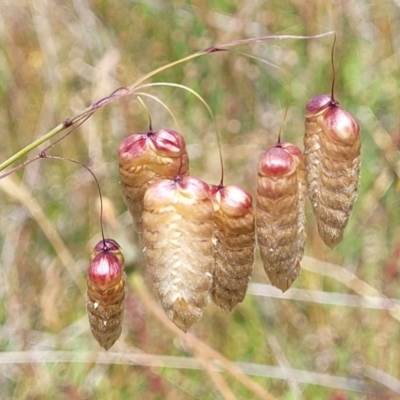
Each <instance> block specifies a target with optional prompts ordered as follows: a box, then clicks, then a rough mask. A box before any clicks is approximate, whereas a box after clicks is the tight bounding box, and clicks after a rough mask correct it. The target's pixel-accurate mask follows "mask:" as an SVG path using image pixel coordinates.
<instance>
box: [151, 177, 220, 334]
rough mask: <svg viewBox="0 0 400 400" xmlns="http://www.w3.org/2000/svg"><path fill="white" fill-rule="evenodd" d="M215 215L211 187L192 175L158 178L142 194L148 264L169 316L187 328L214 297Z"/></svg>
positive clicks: (180, 325) (156, 289) (199, 316)
mask: <svg viewBox="0 0 400 400" xmlns="http://www.w3.org/2000/svg"><path fill="white" fill-rule="evenodd" d="M213 217H214V210H213V205H212V202H211V195H210V188H209V187H208V185H207V184H206V183H204V182H202V181H201V180H199V179H196V178H193V177H184V178H179V177H178V178H176V179H174V180H170V179H163V180H160V181H158V182H155V183H153V184H152V185H150V186H149V187H148V189H147V191H146V193H145V196H144V199H143V243H144V245H145V257H146V262H147V268H148V270H149V272H150V274H151V276H152V279H153V283H154V288H155V291H156V293H157V295H158V297H159V299H160V302H161V305H162V307H163V308H164V310H165V312H166V314H167V316H168V317H169V319H170V320H171V321H172V322H174V323H175V324H176V325H177V326H178V327H179V328H180V329H182V330H183V331H187V329H189V327H190V326H191V325H192V324H193V323H194V322H196V321H198V320H199V319H200V318H201V316H202V314H203V310H204V308H205V307H206V305H207V304H208V302H209V297H210V290H211V287H212V279H213V268H214V245H213V235H214V221H213Z"/></svg>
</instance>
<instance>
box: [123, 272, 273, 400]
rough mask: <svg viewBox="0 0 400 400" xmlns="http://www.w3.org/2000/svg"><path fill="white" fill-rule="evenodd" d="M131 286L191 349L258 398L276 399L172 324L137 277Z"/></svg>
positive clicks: (131, 282)
mask: <svg viewBox="0 0 400 400" xmlns="http://www.w3.org/2000/svg"><path fill="white" fill-rule="evenodd" d="M130 284H131V286H132V288H133V290H134V291H135V292H136V293H137V294H138V295H139V297H140V298H141V300H142V301H143V303H144V305H145V306H146V308H147V309H148V310H149V311H151V312H152V313H153V314H154V316H155V317H156V318H157V319H158V320H159V321H160V322H161V323H162V324H163V325H164V326H165V327H166V328H167V329H168V330H170V331H171V332H172V333H173V334H174V335H176V336H178V337H179V338H180V339H182V340H183V341H185V342H186V343H187V344H188V345H189V347H190V348H191V349H193V348H196V352H197V351H198V352H199V353H198V354H199V355H200V356H202V357H206V358H213V359H215V360H216V361H217V362H218V365H220V366H223V367H224V368H225V369H226V371H227V372H229V373H230V374H231V375H233V376H234V377H235V378H236V379H237V380H238V381H239V382H241V383H242V384H243V385H244V386H246V387H247V388H248V389H249V390H251V391H252V392H253V393H254V394H255V395H256V396H257V397H259V398H260V399H264V400H272V399H274V397H273V396H272V395H271V394H269V393H268V392H267V391H266V390H265V389H264V388H262V387H261V386H260V385H259V384H258V383H256V382H254V381H253V380H251V379H250V378H249V377H248V376H246V375H245V372H244V371H243V370H242V369H241V368H239V367H238V366H237V365H235V364H234V363H233V362H231V361H229V360H228V359H226V358H225V357H224V356H222V355H221V354H220V353H219V352H217V351H216V350H214V349H212V348H211V347H209V346H208V345H207V344H206V343H204V342H203V341H201V340H199V339H197V338H196V337H194V336H193V335H191V334H190V333H186V334H185V333H183V332H182V331H181V330H180V329H179V328H177V327H176V326H175V325H174V324H173V323H171V322H170V321H169V319H168V317H167V316H166V315H165V314H164V312H163V311H162V309H161V308H160V307H159V306H158V305H157V304H156V303H155V301H154V300H153V299H152V298H151V296H150V293H149V292H148V290H147V288H146V285H145V284H144V282H143V280H142V279H141V278H140V277H139V276H137V275H135V276H133V277H132V279H130Z"/></svg>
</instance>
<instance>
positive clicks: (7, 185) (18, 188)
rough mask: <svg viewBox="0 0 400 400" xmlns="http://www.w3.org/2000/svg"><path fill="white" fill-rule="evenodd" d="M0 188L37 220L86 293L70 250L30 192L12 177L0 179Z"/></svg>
mask: <svg viewBox="0 0 400 400" xmlns="http://www.w3.org/2000/svg"><path fill="white" fill-rule="evenodd" d="M0 189H1V190H2V191H4V192H5V193H7V194H8V195H9V196H10V197H11V198H13V199H15V200H17V201H18V202H19V203H21V204H22V205H23V206H24V207H25V208H26V209H27V210H28V211H29V213H30V214H31V216H32V218H33V219H34V220H35V221H36V222H37V224H38V225H39V227H40V229H41V230H42V232H43V233H44V234H45V236H46V237H47V239H48V240H49V242H50V243H51V244H52V245H53V247H54V249H55V251H56V253H57V254H58V257H59V258H60V260H61V262H62V264H63V265H64V267H65V268H66V269H67V271H68V272H69V273H70V275H71V277H72V279H73V281H74V282H75V284H76V285H77V286H78V288H79V290H80V291H81V292H82V294H85V293H86V283H85V280H84V279H83V277H82V276H81V275H80V273H79V271H78V270H77V268H76V262H75V260H74V258H73V257H72V255H71V253H70V251H69V250H68V248H67V246H66V245H65V243H64V241H63V240H62V238H61V236H60V235H59V234H58V232H57V230H56V229H55V228H54V226H53V224H52V223H51V222H50V221H49V220H48V218H47V217H46V215H45V213H44V212H43V209H42V207H41V206H40V205H39V203H38V202H37V201H36V199H35V198H34V197H32V195H31V193H30V192H29V191H28V190H27V189H26V188H25V186H24V185H23V184H22V183H20V184H19V185H18V184H17V183H16V182H15V180H14V179H11V178H8V179H2V180H0Z"/></svg>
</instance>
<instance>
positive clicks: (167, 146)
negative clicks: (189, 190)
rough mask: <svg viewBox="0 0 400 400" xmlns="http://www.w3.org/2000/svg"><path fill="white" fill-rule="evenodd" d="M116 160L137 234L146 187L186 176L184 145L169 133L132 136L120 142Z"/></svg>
mask: <svg viewBox="0 0 400 400" xmlns="http://www.w3.org/2000/svg"><path fill="white" fill-rule="evenodd" d="M118 159H119V175H120V178H121V187H122V192H123V195H124V199H125V203H126V205H127V207H128V210H129V212H130V214H131V215H132V218H133V221H134V224H135V228H136V230H137V231H138V233H139V234H140V233H141V230H142V227H141V226H142V211H143V197H144V193H145V191H146V189H147V187H148V186H149V185H151V184H152V183H154V182H156V181H158V180H160V179H174V178H175V176H177V175H178V174H179V175H180V176H186V175H188V174H189V159H188V155H187V152H186V146H185V141H184V139H183V137H182V136H181V135H180V134H179V133H178V132H175V131H173V130H170V129H160V130H158V131H155V132H152V131H150V132H147V133H138V134H134V135H131V136H129V137H127V138H126V139H125V140H123V141H122V143H121V145H120V147H119V151H118Z"/></svg>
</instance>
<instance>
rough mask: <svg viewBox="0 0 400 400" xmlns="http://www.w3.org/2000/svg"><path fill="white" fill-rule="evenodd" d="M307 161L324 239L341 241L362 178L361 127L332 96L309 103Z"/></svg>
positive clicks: (329, 242)
mask: <svg viewBox="0 0 400 400" xmlns="http://www.w3.org/2000/svg"><path fill="white" fill-rule="evenodd" d="M305 125H306V129H305V137H304V164H305V170H306V180H307V187H308V194H309V197H310V200H311V204H312V208H313V211H314V214H315V216H316V218H317V224H318V232H319V235H320V236H321V238H322V240H323V241H324V242H325V243H326V245H328V246H329V247H331V248H333V247H334V246H336V245H337V244H338V243H340V242H341V240H342V238H343V232H344V229H345V227H346V225H347V222H348V220H349V217H350V214H351V211H352V208H353V204H354V202H355V200H356V198H357V188H358V182H359V178H360V162H361V158H360V148H361V138H360V128H359V125H358V123H357V121H356V120H355V118H354V117H353V116H352V115H351V114H350V113H349V112H347V111H346V110H344V109H343V108H341V107H340V106H339V103H338V102H337V101H335V100H333V98H332V96H329V95H320V96H315V97H313V98H312V99H311V100H310V101H309V102H308V103H307V106H306V123H305Z"/></svg>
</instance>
